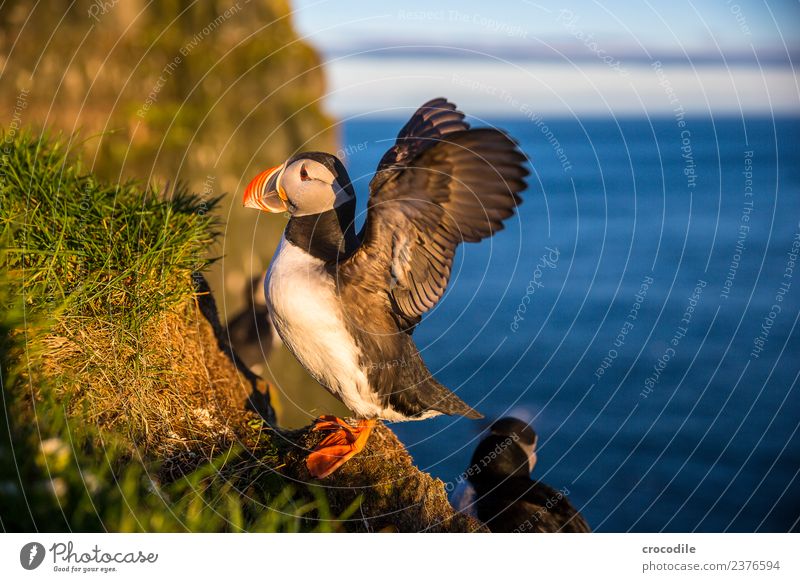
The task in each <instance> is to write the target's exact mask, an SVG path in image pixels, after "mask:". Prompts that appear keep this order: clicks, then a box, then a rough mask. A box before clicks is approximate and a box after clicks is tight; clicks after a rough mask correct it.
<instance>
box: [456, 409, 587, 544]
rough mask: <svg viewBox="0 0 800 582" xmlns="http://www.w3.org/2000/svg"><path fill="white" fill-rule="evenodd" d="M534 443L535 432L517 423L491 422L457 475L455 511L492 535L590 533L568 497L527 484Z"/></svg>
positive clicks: (512, 420)
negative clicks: (483, 527) (480, 522)
mask: <svg viewBox="0 0 800 582" xmlns="http://www.w3.org/2000/svg"><path fill="white" fill-rule="evenodd" d="M537 440H538V438H537V436H536V433H535V432H534V430H533V429H532V428H531V427H530V426H529V425H528V424H526V423H525V422H523V421H521V420H519V419H517V418H513V417H505V418H501V419H500V420H498V421H496V422H495V423H494V424H493V425H492V426H491V428H490V429H489V434H488V436H486V437H485V438H484V439H483V440H482V441H481V442H480V443H479V444H478V447H477V448H476V449H475V452H474V453H473V455H472V461H471V464H470V466H469V468H468V469H467V470H466V471H465V472H464V473H463V474H462V475H464V476H465V477H466V479H464V480H462V481H461V482H460V483H459V487H458V488H457V489H456V492H455V494H454V499H453V504H454V505H455V507H456V509H458V510H459V511H461V512H462V513H466V514H469V515H472V516H473V517H475V518H477V519H479V520H480V521H482V522H483V523H485V524H486V525H487V527H488V528H489V529H490V530H491V531H492V532H514V533H524V532H572V533H577V532H590V531H591V529H590V528H589V524H588V523H586V520H584V519H583V516H582V515H581V514H580V513H578V511H577V510H576V509H575V508H574V507H573V506H572V504H571V503H570V502H569V500H568V499H567V497H566V495H567V491H565V490H556V489H553V488H552V487H550V486H548V485H545V484H544V483H542V482H541V481H534V480H533V479H531V478H530V473H531V472H532V471H533V468H534V466H536V442H537Z"/></svg>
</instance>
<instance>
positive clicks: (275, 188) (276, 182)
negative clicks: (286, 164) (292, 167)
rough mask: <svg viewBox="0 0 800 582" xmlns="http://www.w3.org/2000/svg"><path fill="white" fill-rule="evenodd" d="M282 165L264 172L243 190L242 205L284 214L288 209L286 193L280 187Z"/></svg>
mask: <svg viewBox="0 0 800 582" xmlns="http://www.w3.org/2000/svg"><path fill="white" fill-rule="evenodd" d="M282 172H283V164H281V165H280V166H275V167H274V168H270V169H269V170H264V171H263V172H261V173H260V174H259V175H258V176H256V177H255V178H253V179H252V180H251V181H250V183H249V184H248V185H247V188H245V189H244V205H245V206H246V207H248V208H256V209H258V210H265V211H267V212H286V211H287V210H288V209H289V208H288V206H287V204H286V203H287V202H288V201H289V199H288V198H287V197H286V192H285V191H284V190H283V188H282V187H281V182H280V177H281V174H282Z"/></svg>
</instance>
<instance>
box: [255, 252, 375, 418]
mask: <svg viewBox="0 0 800 582" xmlns="http://www.w3.org/2000/svg"><path fill="white" fill-rule="evenodd" d="M265 289H266V299H267V306H268V308H269V312H270V316H271V318H272V321H273V324H274V325H275V329H276V330H277V332H278V334H279V335H280V336H281V339H282V340H283V342H284V343H285V344H286V345H287V347H288V348H289V349H290V350H291V351H292V353H293V354H294V355H295V357H296V358H297V359H298V360H300V363H301V364H303V366H304V367H305V368H306V370H308V372H309V373H310V374H311V375H312V376H313V377H314V378H315V379H316V380H317V381H318V382H319V383H320V384H322V385H323V386H324V387H325V388H327V389H328V390H330V391H331V392H333V394H334V395H336V396H338V397H339V398H340V399H341V400H342V401H343V402H344V403H345V405H346V406H347V407H348V408H350V409H351V410H352V411H353V412H355V413H356V414H357V415H358V416H361V417H364V418H372V417H378V416H380V413H381V406H380V405H379V402H378V399H377V397H376V395H374V394H373V393H372V392H371V390H370V389H369V382H368V380H367V376H366V374H365V373H364V371H363V370H362V369H361V366H360V365H359V357H360V353H359V350H358V347H357V346H356V344H355V342H354V340H353V338H352V336H351V335H350V333H349V332H348V330H347V326H346V325H345V319H344V318H345V314H344V311H343V310H342V305H341V302H340V300H339V297H338V296H337V293H336V285H335V282H334V280H333V277H331V276H330V275H329V274H328V273H327V271H326V270H325V268H324V263H323V262H322V261H321V260H319V259H317V258H315V257H313V256H311V255H310V254H308V253H307V252H305V251H303V250H302V249H300V248H298V247H297V246H295V245H293V244H291V243H289V242H287V241H286V239H285V238H282V239H281V242H280V245H279V246H278V250H277V251H276V252H275V256H274V257H273V259H272V263H271V264H270V267H269V271H268V272H267V278H266V281H265Z"/></svg>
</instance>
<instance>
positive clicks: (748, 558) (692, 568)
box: [0, 533, 800, 582]
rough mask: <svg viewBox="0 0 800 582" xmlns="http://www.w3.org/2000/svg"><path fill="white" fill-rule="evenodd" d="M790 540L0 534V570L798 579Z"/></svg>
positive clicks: (13, 574)
mask: <svg viewBox="0 0 800 582" xmlns="http://www.w3.org/2000/svg"><path fill="white" fill-rule="evenodd" d="M798 541H800V538H798V537H797V535H795V534H589V535H567V534H560V535H558V534H549V535H548V534H538V535H536V534H532V535H513V534H508V535H504V534H394V535H392V534H36V533H30V534H2V535H0V572H1V573H2V579H3V580H51V579H59V580H63V579H70V580H86V579H91V580H115V581H116V580H119V581H122V580H137V581H141V580H142V579H146V578H149V577H153V576H157V577H158V579H159V580H164V579H168V578H164V577H167V576H175V577H177V576H181V577H186V576H191V580H192V581H194V580H212V579H213V580H220V579H224V578H229V579H233V578H236V577H239V578H241V579H253V577H254V576H255V577H258V579H262V578H261V577H263V579H266V580H270V579H274V577H275V576H281V577H286V578H288V579H290V580H294V579H299V580H305V579H310V578H311V577H314V578H316V579H321V578H323V577H324V578H325V579H333V578H335V577H337V576H346V577H347V578H348V579H353V578H358V577H359V576H361V575H363V576H366V577H369V578H379V579H380V580H381V582H384V581H394V580H402V581H404V582H407V580H408V578H409V576H417V577H420V579H421V580H431V579H432V577H434V576H441V577H446V578H447V579H450V578H451V577H453V576H458V577H461V578H462V579H466V580H478V579H481V580H494V581H498V580H499V579H500V577H503V576H511V575H516V576H518V575H523V576H526V579H528V578H527V577H529V578H530V579H532V580H537V579H539V580H541V579H553V578H556V577H557V578H558V579H562V580H577V579H580V577H583V576H586V577H592V579H598V578H599V579H601V580H648V579H652V580H684V579H685V580H698V579H708V580H743V581H744V580H747V581H751V580H800V569H798V556H797V554H798V550H800V545H798ZM543 577H546V578H543Z"/></svg>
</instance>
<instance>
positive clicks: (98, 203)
mask: <svg viewBox="0 0 800 582" xmlns="http://www.w3.org/2000/svg"><path fill="white" fill-rule="evenodd" d="M3 137H4V136H3ZM3 141H4V140H3ZM0 197H2V200H3V205H2V208H0V237H2V239H1V240H3V241H4V243H5V244H6V257H5V261H4V263H5V265H4V266H5V267H6V269H7V270H8V272H9V274H10V275H11V276H13V277H15V278H17V279H18V280H19V282H20V291H21V293H22V294H23V296H24V297H25V300H26V307H28V308H29V309H33V310H38V309H41V308H47V307H50V308H52V307H58V308H59V309H63V310H65V313H64V315H66V316H70V315H74V316H81V317H101V318H112V319H116V318H124V319H125V320H126V321H125V323H126V325H130V324H131V323H132V322H140V323H141V322H144V321H146V320H147V319H148V318H149V317H151V316H152V315H154V314H156V313H160V312H162V311H164V310H165V309H167V308H169V307H170V306H173V305H175V304H177V303H180V302H181V301H183V300H185V299H186V297H188V296H189V295H191V294H192V292H193V289H192V284H191V274H192V273H193V272H195V271H199V270H201V269H203V268H204V267H205V266H206V265H207V264H208V263H209V258H208V256H207V255H208V253H207V251H208V248H209V246H210V245H211V244H212V242H213V241H214V228H215V220H216V219H215V218H214V214H213V209H214V207H215V205H216V204H217V202H218V199H217V198H214V199H209V200H203V199H201V198H200V197H199V196H196V195H193V194H190V193H188V192H186V191H185V190H184V189H181V188H176V189H174V190H172V191H170V192H166V193H159V192H157V191H155V190H153V189H142V188H140V187H139V186H138V185H137V184H136V183H133V182H129V183H126V184H121V185H120V184H105V183H102V182H99V181H98V180H97V179H96V178H95V177H94V176H92V175H91V174H89V173H85V172H84V171H83V170H82V168H81V165H80V163H78V162H70V160H69V159H68V156H67V152H66V151H64V148H63V146H61V145H60V144H59V142H57V141H55V142H54V141H50V140H48V139H47V138H43V139H40V138H38V137H35V136H33V135H31V134H29V133H25V134H23V135H22V136H20V137H19V138H17V139H16V140H14V141H13V142H12V143H11V144H10V145H7V146H6V147H5V148H4V150H3V152H2V164H0Z"/></svg>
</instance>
